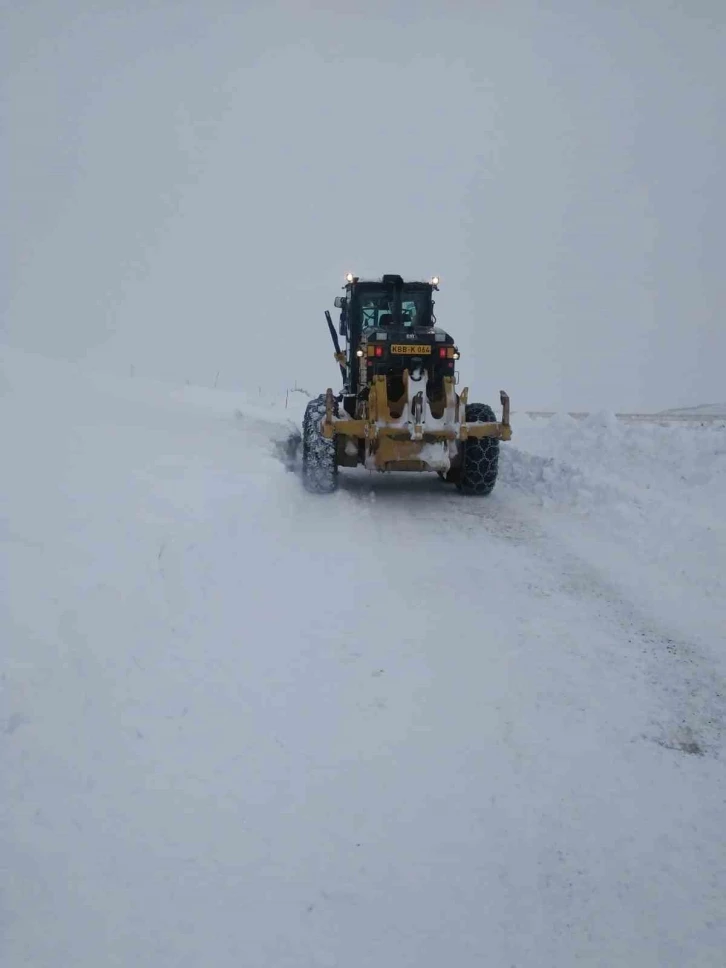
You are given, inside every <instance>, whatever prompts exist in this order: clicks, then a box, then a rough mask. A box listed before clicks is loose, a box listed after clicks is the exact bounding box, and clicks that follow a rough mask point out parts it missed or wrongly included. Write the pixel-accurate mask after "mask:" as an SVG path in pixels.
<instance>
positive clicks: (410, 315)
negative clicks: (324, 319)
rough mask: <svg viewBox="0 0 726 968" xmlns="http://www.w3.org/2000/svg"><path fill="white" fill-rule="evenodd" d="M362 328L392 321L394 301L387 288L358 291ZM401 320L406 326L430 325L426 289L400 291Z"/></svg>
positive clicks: (428, 295)
mask: <svg viewBox="0 0 726 968" xmlns="http://www.w3.org/2000/svg"><path fill="white" fill-rule="evenodd" d="M358 306H359V310H360V320H361V328H362V329H371V328H372V327H376V326H390V325H392V323H393V311H394V301H393V293H392V292H391V291H390V290H389V289H382V290H378V291H368V292H362V293H360V295H359V297H358ZM401 322H402V324H403V325H404V326H405V327H406V328H409V327H410V328H412V329H413V328H416V329H418V328H421V327H423V326H430V325H431V297H430V293H429V292H427V291H426V290H423V291H420V292H403V293H401Z"/></svg>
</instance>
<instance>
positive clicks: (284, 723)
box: [0, 350, 726, 968]
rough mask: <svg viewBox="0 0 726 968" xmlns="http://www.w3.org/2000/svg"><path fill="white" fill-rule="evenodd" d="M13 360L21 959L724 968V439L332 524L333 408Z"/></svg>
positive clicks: (8, 428)
mask: <svg viewBox="0 0 726 968" xmlns="http://www.w3.org/2000/svg"><path fill="white" fill-rule="evenodd" d="M0 363H1V366H2V369H1V370H0V380H1V381H2V383H1V384H0V387H1V389H2V395H3V396H2V409H1V416H0V420H1V421H2V439H3V441H4V461H3V479H2V488H0V491H1V492H2V495H3V506H2V529H3V530H2V532H1V534H0V536H1V537H2V555H3V562H2V571H3V575H4V576H5V577H6V581H4V583H3V584H4V592H5V600H4V603H3V609H2V614H1V615H0V623H1V624H0V637H1V641H2V646H3V648H2V654H3V665H4V668H3V672H2V681H1V683H0V686H1V691H0V704H1V707H0V744H1V749H2V778H3V779H2V784H3V789H2V814H1V815H0V820H1V828H0V829H1V832H2V848H1V849H2V856H1V858H0V863H1V864H2V868H3V871H4V875H5V876H4V878H3V887H2V896H1V900H0V904H1V905H2V913H1V916H0V917H1V921H0V923H1V925H2V928H1V931H0V936H1V937H2V940H1V941H0V963H2V964H3V965H8V966H12V968H20V966H25V965H32V966H34V968H35V966H38V968H40V966H43V968H67V966H70V965H72V966H73V968H98V966H99V965H104V966H119V968H120V966H124V968H126V966H130V965H135V966H142V968H147V966H148V968H152V966H153V968H166V966H168V968H172V966H173V968H178V966H181V968H187V966H188V968H191V966H195V968H196V966H202V965H204V966H206V965H214V966H215V968H226V966H230V968H232V966H235V968H239V966H250V968H263V966H265V968H266V966H270V968H273V966H274V968H287V966H290V968H293V966H294V968H299V966H341V968H368V966H370V968H373V966H376V968H380V966H396V968H405V966H411V968H414V966H415V968H439V966H441V965H443V964H450V965H455V966H457V968H467V966H474V965H477V966H478V965H492V966H497V968H498V966H503V968H510V966H514V965H516V966H517V968H545V966H552V968H555V966H556V968H568V966H571V965H572V966H574V965H600V966H607V968H611V966H613V965H618V966H637V968H664V966H674V968H675V966H678V968H682V966H684V965H694V966H696V965H697V966H699V968H701V966H704V968H705V966H714V968H716V966H718V968H721V966H723V964H724V951H726V914H725V912H726V834H725V833H724V831H726V807H725V802H726V774H725V771H724V759H723V754H724V721H725V714H726V708H725V704H724V696H725V695H726V693H725V691H724V689H725V688H726V685H725V684H726V659H725V651H724V644H725V643H724V640H725V638H726V605H725V604H724V603H725V602H726V595H725V594H724V593H725V592H726V588H725V587H724V586H725V585H726V567H724V565H725V564H726V507H725V505H726V498H725V495H726V425H724V424H720V423H718V422H716V423H714V422H709V423H708V425H707V426H701V425H700V424H699V423H698V421H695V422H693V423H689V424H686V423H684V422H683V421H682V420H681V421H678V422H677V423H675V422H674V424H673V425H672V426H668V425H667V426H663V425H660V424H656V423H653V424H648V423H646V422H644V421H642V420H639V421H637V422H632V423H630V422H627V421H618V420H616V419H615V418H614V417H613V416H612V415H608V414H601V415H592V416H590V417H588V418H585V419H584V420H573V419H572V418H569V417H566V416H563V415H560V416H555V417H553V418H551V419H532V418H528V417H526V416H525V415H519V416H518V415H515V417H514V433H515V436H514V440H513V441H512V442H511V444H508V445H506V446H503V448H502V452H503V456H502V469H501V477H500V482H499V484H498V485H497V488H496V490H495V492H494V494H493V495H492V497H491V498H490V499H485V500H479V501H477V500H470V499H469V500H467V499H462V498H461V497H459V496H458V495H457V494H456V493H455V492H452V491H449V490H448V489H447V488H446V487H445V486H444V485H443V484H441V482H439V481H438V479H436V478H433V479H432V478H430V477H417V476H413V475H405V476H401V477H400V478H399V477H396V478H393V477H378V476H371V475H369V474H368V473H366V472H364V471H360V472H356V473H351V472H343V474H342V480H343V487H342V489H341V490H340V491H339V492H338V493H337V494H335V495H333V496H331V497H326V498H318V497H313V496H310V495H308V494H306V493H305V492H304V491H303V490H302V488H301V487H300V483H299V481H298V479H297V477H296V475H295V474H294V473H290V472H288V471H287V470H286V469H285V467H284V466H283V464H282V463H281V462H280V461H279V460H278V459H277V457H276V453H275V442H276V441H279V440H282V439H284V437H285V434H286V424H287V422H288V421H292V422H293V423H296V422H297V420H298V418H299V410H300V408H301V406H302V405H303V403H304V399H303V398H300V399H296V400H294V401H288V409H285V406H284V401H282V400H280V401H261V400H260V399H256V398H254V397H252V398H251V399H249V400H248V399H245V397H244V396H242V395H238V394H231V393H217V392H214V391H206V390H200V389H195V388H184V389H175V388H170V387H165V386H162V385H155V384H152V383H144V382H141V381H137V380H131V379H129V380H126V381H124V380H118V379H111V378H110V377H106V376H103V375H100V374H94V373H86V372H84V371H83V370H82V369H81V368H79V367H75V366H71V365H63V364H58V363H50V362H48V361H44V360H40V359H37V358H34V357H30V356H25V355H23V354H21V353H18V352H15V351H10V350H3V351H2V355H1V356H0ZM265 404H269V406H265ZM293 408H297V409H293Z"/></svg>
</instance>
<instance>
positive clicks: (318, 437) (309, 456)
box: [302, 395, 338, 494]
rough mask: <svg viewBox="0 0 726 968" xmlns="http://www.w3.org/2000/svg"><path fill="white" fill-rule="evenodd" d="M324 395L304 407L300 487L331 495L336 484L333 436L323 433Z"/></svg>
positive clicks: (315, 492)
mask: <svg viewBox="0 0 726 968" xmlns="http://www.w3.org/2000/svg"><path fill="white" fill-rule="evenodd" d="M324 419H325V396H324V395H321V396H319V397H316V398H315V399H314V400H311V401H310V403H308V405H307V407H306V408H305V416H304V417H303V432H302V479H303V486H304V487H305V489H306V490H307V491H311V492H312V493H313V494H330V493H332V492H333V491H335V490H336V488H337V487H338V463H337V461H336V459H335V446H336V445H335V437H331V438H328V437H326V436H325V435H324V434H323V428H322V422H323V420H324Z"/></svg>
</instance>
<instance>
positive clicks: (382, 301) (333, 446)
mask: <svg viewBox="0 0 726 968" xmlns="http://www.w3.org/2000/svg"><path fill="white" fill-rule="evenodd" d="M438 284H439V280H438V279H437V278H434V279H432V280H430V281H428V282H404V280H403V279H402V278H401V276H398V275H384V276H383V277H382V278H381V279H379V280H361V279H359V278H358V277H357V276H354V275H352V274H349V275H348V276H347V277H346V284H345V286H344V287H343V288H344V290H345V295H343V296H338V297H337V298H336V299H335V307H336V308H337V309H339V310H340V320H339V326H338V332H337V333H336V329H335V326H334V325H333V321H332V319H331V316H330V313H329V312H326V313H325V316H326V319H327V323H328V328H329V330H330V335H331V337H332V340H333V346H334V347H335V359H336V361H337V363H338V364H339V366H340V372H341V377H342V382H343V389H342V392H340V393H338V394H334V393H333V391H332V389H328V391H327V392H326V393H325V394H322V395H321V396H319V397H317V398H315V399H313V400H310V402H309V403H308V405H307V408H306V410H305V416H304V419H303V427H302V478H303V484H304V486H305V487H306V488H307V490H309V491H312V492H315V493H330V492H332V491H334V490H335V489H336V488H337V486H338V468H339V467H356V466H358V465H359V464H362V465H364V466H365V467H367V468H368V469H370V470H376V471H382V472H387V471H431V472H436V473H438V474H439V476H440V477H441V478H443V479H444V480H445V481H447V482H450V483H452V484H454V485H455V486H456V487H457V488H458V489H459V491H460V492H461V493H462V494H474V495H486V494H491V492H492V490H493V488H494V485H495V483H496V479H497V472H498V467H499V442H500V441H501V440H510V439H511V436H512V431H511V427H510V424H509V397H508V396H507V394H506V393H505V392H504V391H503V390H502V391H501V393H500V400H501V405H502V419H501V421H497V418H496V416H495V414H494V411H493V410H492V409H491V407H488V406H487V405H486V404H482V403H469V402H468V389H466V388H465V389H462V390H461V392H460V393H457V392H456V383H457V373H456V361H457V360H458V359H459V350H458V348H457V347H456V345H455V343H454V340H453V339H452V337H451V336H449V334H448V333H447V332H445V331H444V330H443V329H439V328H438V327H437V326H436V317H435V316H434V299H433V294H434V292H435V291H436V290H438ZM338 333H339V334H340V335H341V336H343V337H345V339H346V343H347V347H346V350H345V351H343V350H341V348H340V343H339V341H338Z"/></svg>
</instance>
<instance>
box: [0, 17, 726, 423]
mask: <svg viewBox="0 0 726 968" xmlns="http://www.w3.org/2000/svg"><path fill="white" fill-rule="evenodd" d="M0 10H1V11H2V14H1V18H2V23H1V29H0V37H1V38H2V39H1V41H0V44H1V48H0V72H1V73H2V91H1V94H2V129H3V138H2V143H3V153H2V161H1V163H2V171H3V176H2V185H3V192H2V210H1V214H2V219H3V225H4V231H3V233H2V235H3V241H2V246H3V247H2V262H3V272H2V280H3V303H2V323H1V325H2V331H1V332H0V341H2V342H5V343H10V344H12V345H14V346H18V347H21V348H24V349H27V350H32V351H35V352H40V353H44V354H46V355H51V356H56V357H61V358H65V359H72V360H79V359H81V360H85V361H88V362H90V363H93V364H94V365H98V366H99V367H105V368H108V369H111V370H114V371H117V372H121V373H128V372H131V368H132V367H133V368H134V370H133V372H135V373H136V374H137V375H139V376H154V377H161V378H163V379H169V380H175V381H183V380H190V381H191V382H197V383H201V384H206V385H210V384H211V383H212V382H213V381H214V379H215V376H216V374H217V372H219V374H220V376H219V385H220V386H224V387H227V388H235V387H240V388H256V387H257V386H258V385H263V386H264V385H270V386H272V387H274V388H278V387H285V386H290V385H292V384H293V383H294V382H295V381H297V383H298V384H299V385H301V386H304V387H306V388H308V389H309V390H311V391H315V392H318V391H320V390H323V389H325V387H326V386H328V385H333V386H337V381H336V376H337V368H336V366H335V363H334V362H333V360H332V356H331V354H332V347H331V346H330V345H329V337H328V334H327V330H326V327H325V322H324V318H323V310H324V309H326V308H330V309H331V310H332V302H333V298H334V297H335V296H336V295H337V294H338V293H339V292H340V288H339V287H340V286H341V285H342V282H343V276H344V273H345V272H346V271H348V270H352V271H354V272H356V273H357V274H359V275H361V276H365V275H368V274H370V275H374V276H378V275H380V274H382V273H384V272H400V273H401V274H403V275H408V276H417V277H423V278H429V277H430V276H431V275H433V274H438V275H440V276H441V280H442V283H441V292H440V293H438V294H437V315H438V319H439V323H440V324H441V325H443V326H444V327H445V328H447V329H448V330H449V331H450V332H452V333H453V335H454V336H455V338H456V339H457V341H458V344H459V346H460V348H461V351H462V365H461V375H462V378H463V379H464V381H465V382H467V383H469V384H470V386H471V388H472V389H471V392H470V398H471V399H481V400H483V401H484V402H490V403H496V401H497V391H498V390H499V388H500V387H505V388H506V389H508V390H509V392H510V394H511V397H512V401H513V407H514V408H515V409H517V408H522V407H531V408H553V409H600V408H607V409H622V410H656V409H661V408H665V407H669V406H687V405H695V404H698V403H702V402H721V401H725V400H726V379H724V375H723V373H724V362H725V361H726V298H725V283H724V277H725V273H724V254H725V253H726V229H725V228H724V219H725V217H726V206H725V205H724V195H725V192H726V189H725V187H724V160H725V159H726V151H725V149H726V134H725V133H724V132H725V131H726V112H725V111H724V101H725V90H726V67H724V64H726V43H725V31H724V28H725V25H726V4H724V3H723V0H691V2H689V0H678V2H677V0H623V2H620V0H608V2H605V0H602V2H594V0H559V2H557V0H550V2H540V3H536V2H533V0H509V2H505V0H502V2H494V0H479V2H476V3H474V2H455V0H451V2H449V3H446V4H444V3H439V4H434V3H430V2H428V0H424V2H414V0H408V2H406V3H390V4H388V3H386V4H384V3H379V2H375V0H373V2H367V3H351V2H339V3H334V2H328V3H322V2H302V0H301V2H295V3H293V2H291V0H288V2H279V3H270V2H266V3H250V4H244V3H242V2H231V0H229V2H223V0H207V2H206V3H204V4H201V3H196V2H195V3H191V2H185V0H156V2H154V0H151V2H141V0H126V2H125V3H111V2H102V0H101V2H92V0H57V2H54V3H51V2H32V0H29V2H27V3H15V2H13V3H9V2H4V3H1V4H0Z"/></svg>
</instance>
